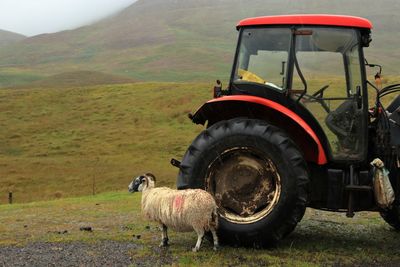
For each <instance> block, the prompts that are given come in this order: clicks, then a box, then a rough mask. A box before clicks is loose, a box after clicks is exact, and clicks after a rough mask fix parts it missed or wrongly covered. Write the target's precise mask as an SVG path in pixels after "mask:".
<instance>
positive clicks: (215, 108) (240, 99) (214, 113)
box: [190, 95, 328, 165]
mask: <svg viewBox="0 0 400 267" xmlns="http://www.w3.org/2000/svg"><path fill="white" fill-rule="evenodd" d="M237 117H246V118H254V119H261V120H265V121H267V122H269V123H270V124H272V125H274V126H277V127H279V128H281V129H282V130H284V131H285V132H286V133H287V134H288V135H289V136H290V137H291V138H292V140H293V141H294V142H295V143H296V144H297V146H298V147H299V148H300V150H302V152H303V155H304V157H305V159H306V160H307V161H310V162H314V163H317V164H318V165H324V164H326V163H327V162H328V160H327V157H326V153H325V150H324V148H323V146H322V144H321V141H320V139H319V138H318V136H317V135H316V133H315V132H314V130H313V129H312V128H311V127H310V125H309V124H308V123H307V122H306V121H304V120H303V119H302V118H301V117H300V116H299V115H298V114H296V113H295V112H294V111H292V110H290V109H289V108H287V107H285V106H283V105H282V104H279V103H277V102H274V101H272V100H269V99H265V98H261V97H257V96H249V95H231V96H223V97H220V98H215V99H212V100H210V101H208V102H206V103H205V104H204V105H203V106H201V107H200V108H199V109H198V110H197V112H196V113H195V114H194V115H190V118H191V119H192V121H193V122H194V123H196V124H202V125H204V124H205V123H206V121H208V125H207V126H208V127H210V126H211V125H213V124H214V123H216V122H218V121H221V120H229V119H233V118H237Z"/></svg>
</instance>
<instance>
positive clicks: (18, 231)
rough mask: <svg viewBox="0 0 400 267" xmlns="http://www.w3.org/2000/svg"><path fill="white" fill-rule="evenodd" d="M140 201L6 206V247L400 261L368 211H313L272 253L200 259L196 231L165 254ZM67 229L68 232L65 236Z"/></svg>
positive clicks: (195, 257)
mask: <svg viewBox="0 0 400 267" xmlns="http://www.w3.org/2000/svg"><path fill="white" fill-rule="evenodd" d="M140 198H141V195H140V193H135V194H128V193H127V192H126V191H125V192H109V193H104V194H99V195H96V196H87V197H80V198H67V199H60V200H54V201H47V202H34V203H29V204H15V205H0V218H1V219H2V223H1V225H0V248H1V246H6V245H14V246H24V245H26V244H27V243H30V242H56V243H57V242H63V243H69V242H76V241H79V242H85V243H97V242H102V241H108V240H114V241H121V242H133V243H136V244H137V245H139V248H138V249H135V250H131V251H128V253H129V254H130V255H131V256H132V258H133V259H135V260H141V261H142V263H143V262H145V263H147V264H148V265H149V266H150V265H151V266H154V264H155V263H156V262H158V263H165V262H168V263H169V264H171V265H175V266H176V265H184V266H187V265H197V266H237V265H244V266H267V265H268V266H270V265H272V266H278V265H279V266H281V265H284V266H321V265H322V266H326V265H328V266H330V265H340V266H342V265H349V266H350V265H352V266H353V265H380V266H382V265H393V266H394V265H397V264H398V263H399V262H400V250H399V246H398V237H399V234H398V233H397V232H394V231H392V230H390V229H389V226H387V225H386V224H385V222H384V221H383V220H382V219H381V218H380V217H379V215H378V214H377V213H369V212H361V213H357V215H356V217H355V218H353V219H349V218H346V217H345V216H344V214H338V213H332V212H323V211H316V210H312V209H308V210H307V211H306V214H305V217H304V218H303V220H302V221H301V222H300V224H299V225H298V227H297V228H296V230H295V231H294V233H292V234H291V235H289V236H288V237H287V238H286V239H284V240H283V241H282V242H281V243H280V244H279V245H278V247H276V248H273V249H252V248H233V247H228V246H224V247H222V248H221V249H220V250H219V251H218V252H214V251H213V250H212V245H211V243H210V242H208V241H204V243H203V246H202V249H201V250H200V252H198V253H197V254H195V253H192V252H191V251H190V248H191V247H192V246H194V244H195V240H196V235H195V233H175V232H173V231H170V243H171V246H170V247H169V248H168V249H160V248H158V244H159V240H160V232H159V230H158V228H157V225H156V224H154V223H149V222H147V221H144V220H143V219H142V216H141V212H140ZM81 226H91V227H92V228H93V232H92V233H89V232H82V231H80V230H79V228H80V227H81ZM148 226H150V228H149V227H148ZM63 231H68V232H67V233H65V234H60V233H59V232H63ZM137 235H140V236H141V238H140V239H137V237H136V236H137Z"/></svg>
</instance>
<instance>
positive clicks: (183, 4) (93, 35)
mask: <svg viewBox="0 0 400 267" xmlns="http://www.w3.org/2000/svg"><path fill="white" fill-rule="evenodd" d="M288 6H290V9H289V10H288V8H287V7H288ZM397 10H400V2H399V1H396V0H387V1H385V3H384V4H382V3H381V2H377V1H374V0H352V1H345V0H337V1H331V2H324V3H321V1H317V0H301V1H291V0H283V1H274V0H267V1H261V0H255V1H251V2H250V3H249V2H244V1H241V0H231V1H228V0H214V1H211V0H200V1H195V0H139V1H137V2H135V3H134V4H132V5H131V6H130V7H128V8H127V9H125V10H124V11H122V12H120V13H119V14H117V15H115V16H113V17H110V18H107V19H105V20H102V21H100V22H98V23H96V24H93V25H91V26H86V27H82V28H79V29H76V30H72V31H64V32H60V33H55V34H44V35H39V36H35V37H32V38H27V39H25V40H23V41H22V42H20V43H18V44H17V45H15V46H13V47H9V48H6V49H2V50H1V51H0V66H2V67H1V69H0V78H1V75H6V74H9V73H10V72H12V73H13V74H15V75H16V76H15V77H14V78H15V79H16V80H18V75H20V76H21V77H24V75H33V76H35V75H37V76H49V75H54V74H58V73H61V72H69V71H74V70H76V68H79V69H84V70H91V71H101V72H104V73H113V74H118V75H122V76H127V77H131V78H134V79H136V80H144V81H205V80H208V81H210V80H213V79H215V78H217V77H219V78H222V79H226V78H227V77H228V75H229V71H230V65H231V63H232V59H233V53H234V48H235V42H236V35H237V32H236V30H235V25H236V23H237V21H239V20H240V19H242V18H245V17H250V16H260V15H276V14H290V13H332V14H345V15H346V14H347V15H356V16H362V17H366V18H368V19H370V20H371V21H373V23H374V25H375V28H374V31H373V45H372V47H371V48H369V49H368V50H367V51H368V52H367V53H366V54H367V57H368V58H369V61H370V62H381V63H384V65H385V69H384V70H385V72H386V73H391V74H398V73H396V71H397V72H398V69H399V68H398V61H397V58H398V57H399V56H400V51H399V49H398V46H399V41H398V40H400V38H399V37H400V34H399V33H398V30H397V18H398V16H397ZM378 48H379V49H378ZM390 70H391V71H390Z"/></svg>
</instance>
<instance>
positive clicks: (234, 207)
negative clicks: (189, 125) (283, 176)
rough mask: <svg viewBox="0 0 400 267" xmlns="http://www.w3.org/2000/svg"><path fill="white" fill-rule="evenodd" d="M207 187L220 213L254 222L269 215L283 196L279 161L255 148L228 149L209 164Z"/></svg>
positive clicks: (230, 218) (226, 217) (230, 217)
mask: <svg viewBox="0 0 400 267" xmlns="http://www.w3.org/2000/svg"><path fill="white" fill-rule="evenodd" d="M207 189H208V191H210V192H211V193H212V194H213V195H214V197H215V199H216V202H217V205H218V206H219V213H220V215H221V216H222V217H224V218H225V219H227V220H229V221H231V222H235V223H252V222H255V221H258V220H260V219H262V218H264V217H265V216H267V215H268V214H269V213H270V212H271V210H272V208H273V207H274V206H275V205H276V203H277V202H278V199H279V196H280V189H281V185H280V177H279V174H278V172H277V170H276V167H275V164H274V163H273V162H272V161H271V160H270V159H269V158H267V157H266V156H265V153H261V152H260V151H257V150H256V149H254V148H248V147H240V148H233V149H229V150H226V151H224V152H223V153H222V154H221V155H220V156H219V157H218V158H217V159H216V160H215V161H214V162H212V163H211V165H210V166H209V168H208V175H207Z"/></svg>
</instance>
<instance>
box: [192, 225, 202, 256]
mask: <svg viewBox="0 0 400 267" xmlns="http://www.w3.org/2000/svg"><path fill="white" fill-rule="evenodd" d="M195 231H196V233H197V242H196V246H195V247H194V248H193V249H192V251H193V252H197V251H199V249H200V246H201V242H202V241H203V237H204V230H203V229H200V230H195Z"/></svg>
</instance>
